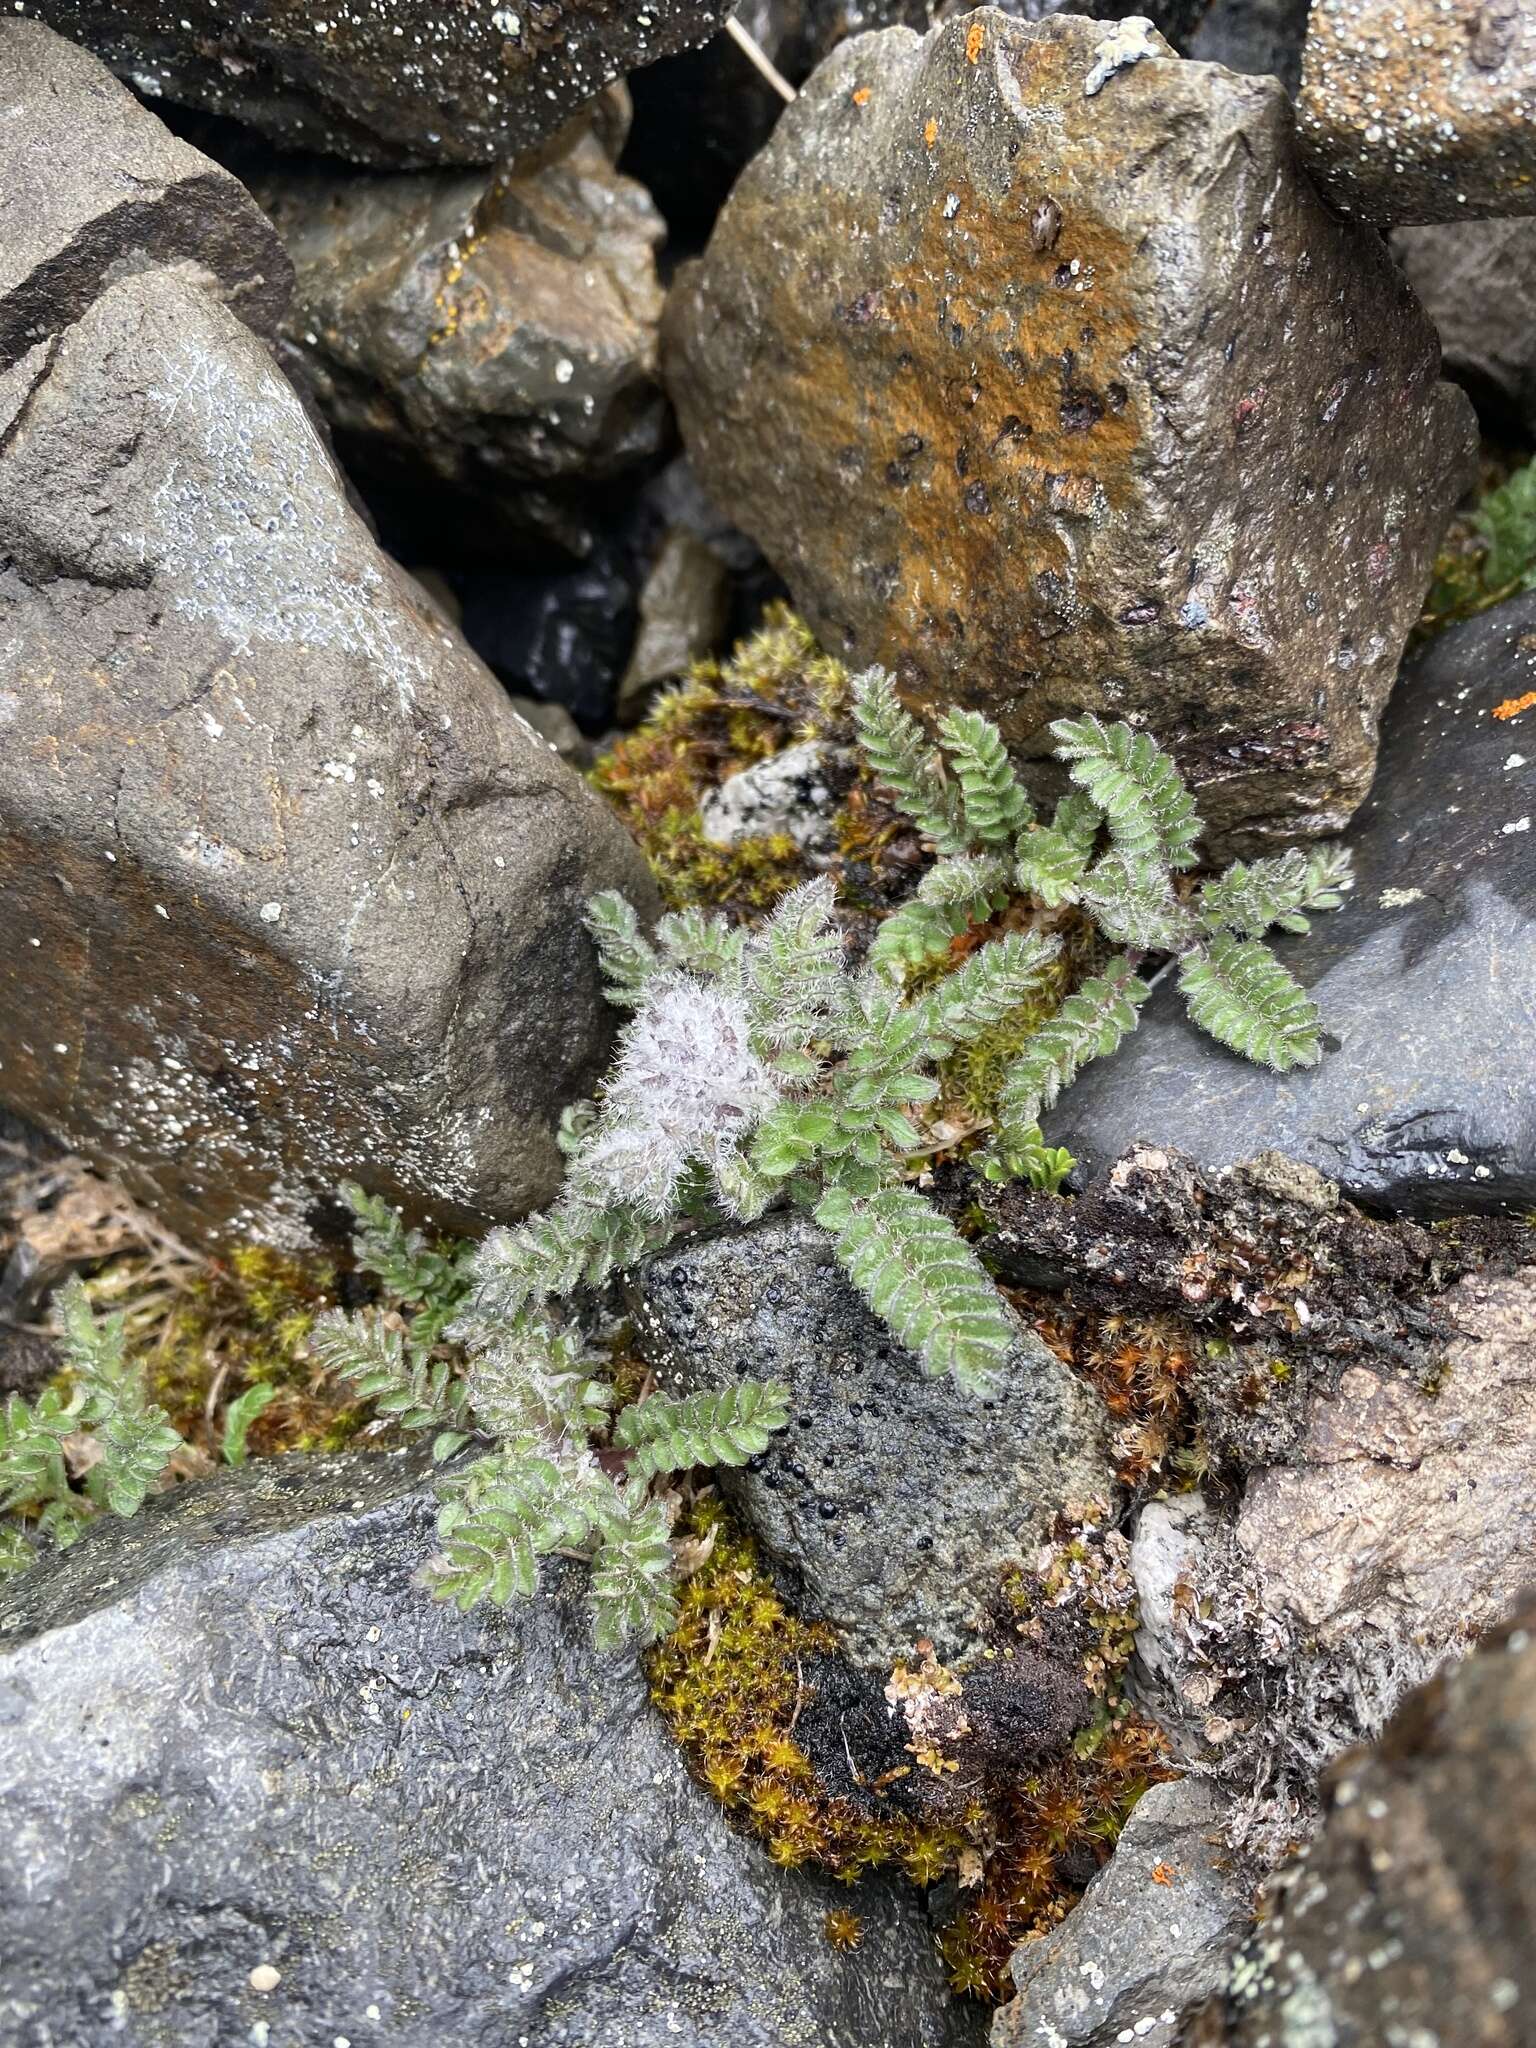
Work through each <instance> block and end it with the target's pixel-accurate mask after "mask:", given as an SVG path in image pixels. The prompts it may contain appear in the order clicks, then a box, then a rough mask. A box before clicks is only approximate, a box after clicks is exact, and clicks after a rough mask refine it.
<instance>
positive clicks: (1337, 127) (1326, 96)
mask: <svg viewBox="0 0 1536 2048" xmlns="http://www.w3.org/2000/svg"><path fill="white" fill-rule="evenodd" d="M1297 115H1298V134H1299V139H1300V142H1301V146H1302V149H1303V151H1304V152H1305V155H1306V159H1307V164H1308V167H1309V169H1310V170H1311V172H1312V174H1313V176H1314V177H1315V178H1316V179H1317V181H1318V184H1319V185H1320V186H1321V188H1322V190H1323V192H1324V193H1325V195H1326V196H1327V198H1328V199H1329V200H1330V201H1331V202H1332V204H1333V205H1334V206H1336V207H1337V208H1338V209H1339V211H1340V212H1341V213H1346V214H1352V215H1354V216H1356V217H1357V218H1358V219H1361V220H1368V221H1373V222H1374V223H1375V224H1376V225H1377V226H1378V227H1383V228H1387V227H1405V226H1407V225H1409V224H1410V223H1412V222H1418V221H1452V220H1455V221H1461V220H1471V219H1475V218H1476V217H1477V216H1478V215H1479V214H1494V215H1508V214H1528V213H1533V212H1536V185H1533V179H1536V16H1533V15H1532V13H1531V10H1530V9H1529V7H1526V6H1523V5H1521V4H1520V0H1481V4H1479V0H1467V4H1465V5H1462V6H1456V7H1447V6H1442V5H1439V4H1437V0H1406V4H1405V0H1315V4H1314V6H1313V8H1312V11H1311V14H1310V16H1309V17H1308V21H1307V39H1306V45H1305V48H1304V51H1303V55H1302V82H1301V95H1300V98H1299V100H1298V101H1297Z"/></svg>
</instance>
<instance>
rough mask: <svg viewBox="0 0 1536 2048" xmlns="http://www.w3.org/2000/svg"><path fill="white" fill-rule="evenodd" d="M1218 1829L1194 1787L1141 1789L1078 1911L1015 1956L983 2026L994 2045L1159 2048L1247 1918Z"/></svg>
mask: <svg viewBox="0 0 1536 2048" xmlns="http://www.w3.org/2000/svg"><path fill="white" fill-rule="evenodd" d="M1223 1822H1224V1802H1223V1801H1222V1800H1221V1798H1220V1796H1219V1795H1218V1794H1216V1793H1214V1792H1213V1791H1212V1790H1211V1788H1210V1787H1209V1786H1206V1785H1203V1784H1201V1783H1200V1782H1199V1780H1198V1779H1193V1778H1183V1779H1180V1780H1179V1781H1178V1782H1177V1783H1175V1784H1171V1785H1154V1786H1153V1787H1152V1788H1151V1790H1150V1791H1148V1792H1146V1793H1144V1794H1143V1796H1142V1797H1141V1799H1140V1800H1138V1802H1137V1804H1136V1808H1135V1811H1134V1812H1133V1813H1132V1815H1131V1817H1130V1819H1129V1820H1128V1821H1127V1822H1126V1824H1125V1828H1124V1830H1123V1832H1122V1834H1121V1836H1120V1839H1119V1841H1118V1842H1117V1843H1116V1845H1115V1853H1114V1855H1113V1856H1112V1857H1111V1859H1110V1861H1109V1862H1108V1863H1107V1864H1106V1865H1105V1866H1104V1868H1103V1870H1101V1871H1100V1873H1099V1875H1098V1876H1097V1877H1096V1878H1095V1879H1094V1880H1093V1882H1092V1884H1090V1885H1089V1887H1088V1889H1087V1891H1086V1892H1085V1893H1084V1894H1083V1897H1082V1899H1081V1900H1080V1901H1079V1903H1078V1904H1077V1905H1076V1906H1074V1907H1073V1909H1072V1911H1071V1912H1070V1913H1069V1914H1068V1915H1067V1917H1066V1919H1065V1920H1064V1921H1063V1922H1062V1923H1061V1925H1060V1926H1059V1927H1056V1928H1053V1929H1052V1930H1051V1931H1050V1932H1049V1933H1048V1934H1046V1935H1043V1936H1042V1937H1040V1938H1039V1939H1038V1940H1035V1941H1027V1942H1025V1944H1024V1945H1023V1947H1022V1948H1020V1949H1018V1950H1017V1951H1016V1953H1015V1955H1014V1958H1013V1976H1014V1982H1015V1984H1016V1986H1017V1987H1018V1996H1017V1998H1016V1999H1015V2000H1014V2001H1013V2003H1012V2004H1010V2005H1006V2006H1004V2007H1003V2009H1002V2011H1001V2012H1000V2013H999V2014H998V2015H997V2018H996V2019H995V2020H994V2021H993V2024H992V2048H1044V2044H1050V2048H1119V2044H1122V2043H1124V2042H1126V2041H1133V2042H1136V2043H1140V2044H1144V2048H1169V2044H1170V2043H1172V2042H1173V2041H1175V2040H1176V2039H1177V2038H1178V2025H1179V2022H1180V2020H1181V2019H1182V2018H1184V2016H1185V2015H1186V2014H1187V2013H1188V2011H1189V2010H1190V2008H1191V2007H1193V2006H1195V2005H1197V2004H1199V2003H1200V2002H1201V2001H1203V2000H1204V1999H1205V1998H1207V1997H1209V1995H1210V1994H1211V1993H1212V1992H1213V1991H1215V1990H1216V1989H1217V1988H1218V1987H1219V1986H1220V1985H1221V1984H1222V1983H1223V1982H1224V1980H1225V1974H1226V1963H1227V1960H1228V1957H1229V1956H1230V1954H1231V1952H1232V1950H1233V1949H1234V1948H1235V1947H1236V1946H1237V1943H1238V1941H1239V1939H1240V1938H1241V1937H1242V1935H1243V1934H1245V1933H1246V1932H1247V1929H1248V1925H1249V1921H1250V1919H1251V1917H1252V1916H1251V1913H1250V1910H1249V1905H1248V1899H1247V1895H1246V1891H1245V1887H1244V1884H1243V1870H1242V1864H1241V1861H1240V1859H1239V1858H1237V1857H1235V1856H1234V1855H1233V1854H1232V1852H1231V1850H1230V1849H1229V1848H1228V1847H1227V1845H1226V1841H1225V1838H1224V1826H1223Z"/></svg>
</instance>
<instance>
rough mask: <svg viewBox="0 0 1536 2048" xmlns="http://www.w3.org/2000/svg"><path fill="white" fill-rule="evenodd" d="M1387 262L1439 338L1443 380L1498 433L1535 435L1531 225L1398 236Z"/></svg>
mask: <svg viewBox="0 0 1536 2048" xmlns="http://www.w3.org/2000/svg"><path fill="white" fill-rule="evenodd" d="M1392 254H1393V255H1394V256H1395V257H1396V258H1397V260H1398V262H1399V263H1400V264H1401V265H1402V267H1403V269H1404V270H1405V271H1406V272H1407V274H1408V281H1409V283H1410V284H1411V285H1412V286H1413V288H1414V290H1415V291H1416V292H1417V293H1418V295H1419V299H1420V301H1421V302H1422V304H1423V307H1424V310H1425V312H1426V313H1427V314H1428V315H1429V317H1430V319H1431V320H1433V321H1434V323H1435V325H1436V327H1437V328H1438V329H1439V330H1440V348H1441V352H1442V354H1443V355H1444V357H1445V367H1446V371H1447V373H1448V374H1449V375H1450V376H1452V377H1454V378H1455V379H1456V381H1457V382H1458V383H1459V384H1462V385H1464V386H1465V387H1466V389H1467V391H1468V392H1469V393H1470V394H1471V396H1472V399H1473V401H1474V402H1475V404H1476V405H1477V408H1478V410H1479V412H1481V413H1482V414H1483V416H1484V417H1485V418H1486V419H1488V420H1490V421H1491V422H1492V423H1493V424H1494V425H1495V426H1496V427H1502V428H1503V429H1504V430H1505V431H1506V432H1507V431H1509V430H1511V429H1513V431H1514V432H1515V433H1517V434H1519V433H1522V432H1523V433H1526V434H1533V433H1536V220H1480V221H1458V222H1457V223H1456V225H1455V226H1454V227H1429V228H1400V229H1399V230H1398V232H1397V233H1396V234H1395V235H1394V236H1393V237H1392Z"/></svg>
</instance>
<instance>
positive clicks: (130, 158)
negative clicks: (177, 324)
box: [0, 15, 293, 370]
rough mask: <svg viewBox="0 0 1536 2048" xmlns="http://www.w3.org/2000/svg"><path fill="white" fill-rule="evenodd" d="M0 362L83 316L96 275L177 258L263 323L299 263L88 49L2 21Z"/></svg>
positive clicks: (229, 185) (245, 202)
mask: <svg viewBox="0 0 1536 2048" xmlns="http://www.w3.org/2000/svg"><path fill="white" fill-rule="evenodd" d="M0 110H3V112H0V150H3V152H4V177H3V179H0V370H6V369H9V368H10V366H11V365H12V364H13V363H14V362H15V361H16V360H17V358H18V357H19V356H22V355H24V354H25V353H26V352H27V350H28V349H30V348H32V347H33V346H34V345H35V344H36V343H37V342H39V341H42V340H45V339H46V338H47V337H48V336H50V335H52V334H54V333H56V332H57V331H58V330H59V328H61V327H64V326H67V325H68V323H69V322H70V321H71V320H74V319H77V318H78V317H79V315H80V314H81V313H83V312H84V311H85V309H86V308H87V306H89V305H90V303H91V301H92V300H93V299H94V298H95V296H96V294H97V293H98V292H99V291H100V289H101V287H102V282H103V280H104V279H105V278H106V277H108V276H109V275H111V276H117V275H121V274H123V273H124V272H126V271H130V270H139V269H144V268H146V267H151V268H156V269H161V268H165V269H169V268H173V267H175V268H180V269H182V270H183V271H184V272H185V273H186V274H187V275H189V276H192V277H196V278H197V279H198V280H199V281H201V282H204V283H206V284H208V285H209V286H210V287H211V289H213V290H214V291H216V292H217V293H218V294H219V296H220V297H221V298H223V300H224V302H225V303H226V305H228V306H229V307H230V308H231V310H232V311H234V312H235V313H238V314H239V316H240V318H241V319H242V320H244V321H245V322H246V323H247V325H248V326H251V327H253V328H255V329H256V331H257V332H258V333H259V334H271V333H273V332H274V331H275V330H276V327H277V324H278V321H279V320H280V319H281V317H282V313H283V309H284V307H285V306H286V305H287V302H288V294H289V291H290V289H291V287H292V283H293V269H292V265H291V264H290V263H289V261H288V258H287V257H286V256H285V255H284V253H283V247H282V244H281V243H280V242H279V241H278V239H277V237H276V236H275V235H274V234H273V232H272V230H271V228H270V226H269V225H268V223H267V222H266V221H265V220H264V219H263V218H262V215H261V212H260V210H259V208H258V207H256V206H255V205H254V204H253V202H252V200H251V197H250V195H249V193H247V192H246V191H245V190H244V188H243V187H242V186H241V185H239V184H238V183H237V182H236V180H235V179H234V178H232V177H231V176H230V175H229V173H228V172H227V171H223V170H221V169H220V168H219V166H218V165H217V164H214V163H210V162H209V160H208V158H207V157H205V156H201V155H199V153H198V152H197V151H196V150H195V149H190V148H188V146H187V144H186V143H184V142H178V141H177V139H176V138H175V136H173V135H172V134H170V133H169V131H168V130H166V129H165V128H162V127H161V125H160V123H159V122H158V121H151V120H149V119H147V118H146V116H145V113H144V110H143V108H142V107H141V106H140V105H139V103H138V101H137V100H136V99H135V98H134V97H133V94H132V93H131V92H129V90H128V88H127V87H126V86H124V85H119V84H118V82H117V80H116V79H115V78H114V77H113V76H112V74H111V73H110V72H109V71H107V70H106V69H105V68H104V67H103V66H102V65H100V64H98V63H97V62H96V60H95V58H94V57H92V56H90V55H89V54H88V52H86V51H84V50H81V49H77V48H76V46H75V45H74V44H73V43H69V42H66V41H65V40H64V38H63V37H62V36H56V35H54V34H53V33H52V31H51V30H49V29H46V28H44V27H43V26H42V24H41V23H40V22H36V21H27V20H22V19H18V18H17V17H16V16H15V15H9V16H7V17H6V18H5V19H3V20H0Z"/></svg>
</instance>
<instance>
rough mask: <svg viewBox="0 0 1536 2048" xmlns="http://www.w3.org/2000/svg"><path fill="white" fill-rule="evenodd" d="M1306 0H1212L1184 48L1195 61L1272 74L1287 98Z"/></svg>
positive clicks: (1294, 86) (1294, 78)
mask: <svg viewBox="0 0 1536 2048" xmlns="http://www.w3.org/2000/svg"><path fill="white" fill-rule="evenodd" d="M1311 5H1312V0H1212V4H1211V6H1210V7H1209V8H1208V9H1207V11H1206V14H1205V17H1204V19H1203V20H1202V21H1201V23H1200V26H1199V27H1198V28H1197V29H1196V30H1195V32H1194V34H1193V35H1192V36H1191V37H1190V39H1189V43H1188V46H1187V47H1188V50H1189V54H1190V56H1191V57H1193V58H1195V59H1196V60H1197V62H1199V63H1201V64H1225V65H1226V67H1227V69H1228V70H1229V71H1246V72H1251V73H1256V74H1258V75H1260V76H1262V75H1265V74H1267V75H1268V76H1270V77H1272V78H1278V79H1279V81H1280V83H1281V84H1282V85H1283V86H1284V87H1285V89H1286V91H1287V92H1288V93H1290V94H1291V95H1292V96H1293V97H1294V95H1295V93H1296V92H1297V90H1298V89H1299V87H1300V85H1301V46H1302V42H1303V40H1304V39H1305V36H1306V33H1307V15H1308V13H1309V12H1310V10H1311Z"/></svg>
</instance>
